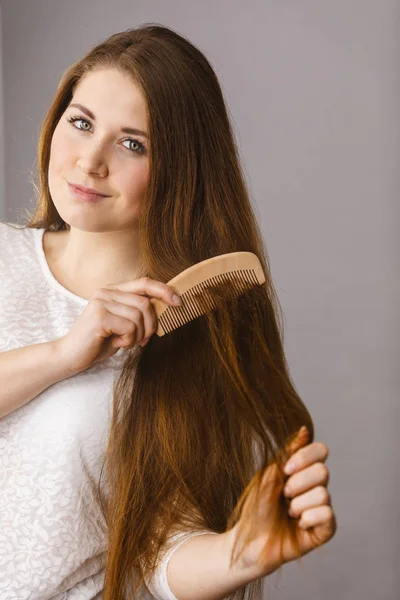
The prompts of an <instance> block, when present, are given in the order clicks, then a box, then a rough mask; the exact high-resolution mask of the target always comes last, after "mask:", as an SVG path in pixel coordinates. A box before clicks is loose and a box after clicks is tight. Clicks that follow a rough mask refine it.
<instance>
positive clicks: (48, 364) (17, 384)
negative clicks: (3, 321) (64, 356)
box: [0, 342, 68, 418]
mask: <svg viewBox="0 0 400 600" xmlns="http://www.w3.org/2000/svg"><path fill="white" fill-rule="evenodd" d="M67 377H68V374H67V373H66V372H65V370H64V369H63V367H62V365H61V364H60V361H59V360H58V355H57V354H56V352H55V347H54V343H53V342H43V343H41V344H33V345H31V346H24V347H22V348H16V349H14V350H6V351H5V352H0V418H2V417H4V416H5V415H8V414H9V413H11V412H13V411H14V410H17V408H20V407H21V406H23V405H24V404H26V403H27V402H29V400H32V398H34V397H35V396H37V395H38V394H40V392H42V391H43V390H45V389H46V388H48V387H49V386H50V385H53V383H56V382H57V381H61V380H62V379H66V378H67Z"/></svg>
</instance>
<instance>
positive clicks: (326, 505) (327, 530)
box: [231, 428, 336, 577]
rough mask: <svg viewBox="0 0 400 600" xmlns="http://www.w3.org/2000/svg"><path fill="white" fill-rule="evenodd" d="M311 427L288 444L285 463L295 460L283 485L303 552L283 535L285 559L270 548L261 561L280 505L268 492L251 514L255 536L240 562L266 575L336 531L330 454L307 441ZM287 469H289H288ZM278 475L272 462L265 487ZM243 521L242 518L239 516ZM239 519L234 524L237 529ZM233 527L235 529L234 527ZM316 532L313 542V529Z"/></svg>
mask: <svg viewBox="0 0 400 600" xmlns="http://www.w3.org/2000/svg"><path fill="white" fill-rule="evenodd" d="M308 436H309V433H308V430H307V429H306V428H302V429H300V431H299V433H298V435H297V437H296V438H295V439H294V440H293V442H292V443H291V445H290V446H289V447H288V454H289V456H290V458H289V460H288V461H287V463H286V465H285V469H286V467H287V466H288V465H289V463H290V464H292V463H293V465H294V470H293V471H292V472H291V473H290V476H289V478H288V479H287V481H286V483H285V486H284V492H283V493H284V495H285V496H286V497H287V498H288V499H289V500H290V504H289V507H288V511H289V517H292V518H294V519H298V521H297V524H296V525H297V526H296V535H297V539H298V541H299V548H300V552H298V551H297V550H296V548H294V547H293V544H292V542H291V539H290V537H289V535H286V536H284V537H283V540H282V541H283V543H282V549H281V551H282V560H281V559H280V548H271V549H270V552H269V553H268V564H260V557H261V556H262V550H263V548H264V547H265V545H266V543H267V542H268V531H269V530H270V529H271V525H272V523H274V522H275V521H276V518H277V512H278V506H277V503H276V502H271V498H270V496H269V494H268V493H267V492H266V493H265V494H264V495H263V496H262V498H261V500H260V501H259V504H258V508H257V511H256V514H253V515H252V521H253V525H254V526H253V528H252V529H253V531H254V532H255V536H254V538H253V539H252V540H251V541H250V542H249V543H248V544H247V545H246V548H245V549H244V550H243V554H242V556H241V563H242V565H244V566H245V567H246V568H250V569H251V570H253V571H255V572H257V576H258V577H265V576H267V575H269V574H270V573H271V572H273V571H275V570H276V569H278V568H279V567H280V566H281V565H282V564H284V563H286V562H290V561H292V560H296V559H298V558H300V557H301V556H303V555H304V554H307V553H308V552H310V551H311V550H313V549H315V548H317V547H319V546H321V545H322V544H325V543H326V542H327V541H328V540H330V539H331V538H332V537H333V535H334V534H335V531H336V519H335V515H334V512H333V509H332V506H331V498H330V494H329V492H328V490H327V488H326V486H327V484H328V481H329V470H328V468H327V466H326V465H325V461H326V459H327V458H328V454H329V450H328V447H327V446H326V445H325V444H323V443H322V442H313V443H311V444H307V441H308ZM285 472H286V471H285ZM276 475H277V465H276V464H275V463H274V464H272V465H270V466H269V467H268V468H267V469H266V471H265V473H264V475H263V479H262V489H265V490H267V486H268V484H273V482H274V479H275V477H276ZM239 522H240V519H239ZM239 522H238V523H237V524H236V525H235V527H234V530H237V528H238V525H239ZM231 531H233V530H231ZM311 531H312V533H313V542H312V541H311V536H310V533H309V532H311Z"/></svg>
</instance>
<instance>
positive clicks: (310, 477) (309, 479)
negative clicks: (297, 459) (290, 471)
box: [283, 463, 329, 498]
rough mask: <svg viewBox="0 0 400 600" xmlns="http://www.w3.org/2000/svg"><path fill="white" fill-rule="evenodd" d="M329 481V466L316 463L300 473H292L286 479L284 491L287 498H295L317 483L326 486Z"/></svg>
mask: <svg viewBox="0 0 400 600" xmlns="http://www.w3.org/2000/svg"><path fill="white" fill-rule="evenodd" d="M328 482H329V470H328V467H327V466H326V465H325V464H324V463H314V464H313V465H311V466H310V467H306V468H305V469H303V470H302V471H300V472H299V473H295V474H294V475H291V476H290V477H289V479H288V480H287V481H286V484H285V487H284V490H283V493H284V495H285V496H286V497H287V498H294V497H295V496H298V495H299V494H302V493H303V492H306V491H307V490H310V489H311V488H313V487H316V486H317V485H324V486H325V487H326V486H327V485H328Z"/></svg>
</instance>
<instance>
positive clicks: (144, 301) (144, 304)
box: [138, 296, 151, 309]
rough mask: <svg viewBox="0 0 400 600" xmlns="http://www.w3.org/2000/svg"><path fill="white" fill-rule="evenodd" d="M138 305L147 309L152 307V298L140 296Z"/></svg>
mask: <svg viewBox="0 0 400 600" xmlns="http://www.w3.org/2000/svg"><path fill="white" fill-rule="evenodd" d="M138 303H139V304H140V305H141V306H142V307H143V308H146V309H147V308H149V306H150V305H151V302H150V298H147V296H139V300H138Z"/></svg>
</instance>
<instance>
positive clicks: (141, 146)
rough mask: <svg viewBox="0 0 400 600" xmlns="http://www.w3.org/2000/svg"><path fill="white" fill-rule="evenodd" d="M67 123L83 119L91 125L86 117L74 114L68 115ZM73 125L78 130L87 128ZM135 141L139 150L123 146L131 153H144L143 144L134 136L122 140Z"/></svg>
mask: <svg viewBox="0 0 400 600" xmlns="http://www.w3.org/2000/svg"><path fill="white" fill-rule="evenodd" d="M67 121H68V123H74V122H75V121H85V122H86V123H89V125H91V122H90V121H88V120H87V119H84V118H83V117H81V116H79V115H76V116H74V117H70V118H69V119H67ZM73 127H74V128H75V129H78V130H79V131H87V129H80V127H75V125H73ZM128 141H129V142H135V143H136V144H139V146H140V148H139V150H130V149H129V148H126V146H125V148H126V149H127V150H128V151H129V152H132V153H133V154H144V152H145V151H146V148H145V147H144V146H143V144H142V143H141V142H139V140H135V139H134V138H127V139H126V140H124V142H128Z"/></svg>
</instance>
